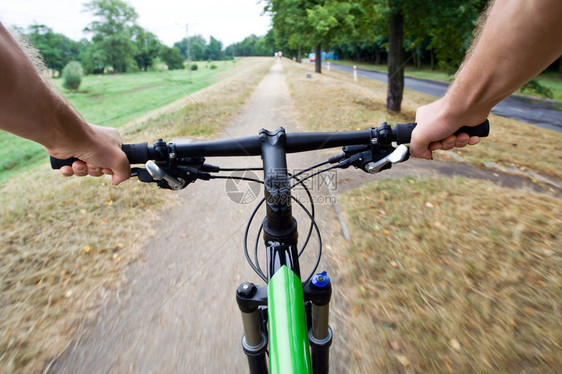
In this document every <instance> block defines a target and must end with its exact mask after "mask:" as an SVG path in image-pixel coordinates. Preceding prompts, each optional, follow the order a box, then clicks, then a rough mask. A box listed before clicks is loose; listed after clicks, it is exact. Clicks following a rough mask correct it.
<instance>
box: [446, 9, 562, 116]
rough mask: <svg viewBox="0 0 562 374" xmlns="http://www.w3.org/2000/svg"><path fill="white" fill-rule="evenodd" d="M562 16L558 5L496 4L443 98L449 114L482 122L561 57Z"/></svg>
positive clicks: (561, 10)
mask: <svg viewBox="0 0 562 374" xmlns="http://www.w3.org/2000/svg"><path fill="white" fill-rule="evenodd" d="M561 17H562V1H560V0H496V1H495V3H494V4H493V6H492V8H491V9H490V10H489V13H488V17H487V18H486V21H485V25H484V28H483V30H482V33H481V35H480V37H479V38H478V40H477V42H476V43H475V45H474V46H473V48H472V49H471V51H470V52H469V54H468V56H467V58H466V60H465V63H464V64H463V66H462V68H461V70H460V71H459V73H458V75H457V77H456V79H455V81H454V82H453V84H452V85H451V87H450V89H449V91H448V93H447V95H446V99H447V101H448V103H449V105H451V110H452V111H456V112H458V114H459V116H466V117H467V119H469V118H471V113H472V114H473V115H479V116H480V118H479V119H478V120H480V119H483V118H482V117H485V116H486V115H487V114H488V113H489V112H490V110H491V109H492V108H493V106H494V105H496V104H497V103H498V102H500V101H501V100H503V99H504V98H505V97H507V96H509V95H510V94H511V93H513V92H514V91H515V90H517V89H518V88H519V87H521V86H522V85H523V84H525V83H526V82H527V81H529V80H530V79H532V78H533V77H534V76H536V75H537V74H539V73H540V72H541V71H543V70H544V69H545V68H546V67H548V65H549V64H551V63H552V62H553V61H554V60H555V59H556V58H558V57H559V56H560V54H562V22H561ZM478 120H475V121H476V122H478ZM464 124H468V123H459V126H460V125H464ZM472 124H476V123H472Z"/></svg>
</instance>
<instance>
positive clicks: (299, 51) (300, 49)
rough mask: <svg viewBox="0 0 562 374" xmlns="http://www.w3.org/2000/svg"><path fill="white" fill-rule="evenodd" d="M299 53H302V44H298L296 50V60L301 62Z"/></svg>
mask: <svg viewBox="0 0 562 374" xmlns="http://www.w3.org/2000/svg"><path fill="white" fill-rule="evenodd" d="M301 55H302V45H299V50H298V52H297V62H298V63H299V64H300V63H301Z"/></svg>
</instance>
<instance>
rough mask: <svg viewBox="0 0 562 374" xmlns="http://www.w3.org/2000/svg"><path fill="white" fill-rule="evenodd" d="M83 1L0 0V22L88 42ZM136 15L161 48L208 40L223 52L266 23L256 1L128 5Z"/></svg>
mask: <svg viewBox="0 0 562 374" xmlns="http://www.w3.org/2000/svg"><path fill="white" fill-rule="evenodd" d="M86 2H87V1H86V0H0V21H1V22H2V23H3V24H4V25H5V26H12V25H16V26H20V27H24V28H25V27H27V26H29V25H31V24H33V23H35V22H37V23H39V24H44V25H46V26H48V27H50V28H52V29H53V31H54V32H57V33H61V34H64V35H66V36H68V37H69V38H71V39H74V40H80V39H81V38H83V37H86V38H88V39H90V38H91V35H87V34H84V33H83V31H82V30H83V29H84V27H86V25H88V23H90V22H91V21H92V20H93V17H92V16H91V15H90V14H89V13H88V12H84V6H83V4H84V3H86ZM126 2H128V3H129V4H130V5H132V6H133V7H134V8H135V10H136V11H137V13H138V15H139V17H138V19H137V23H138V24H139V25H140V26H142V27H143V28H145V29H146V30H148V31H150V32H152V33H154V34H156V35H157V36H158V38H159V39H160V41H161V42H163V43H164V44H167V45H169V46H172V45H173V44H174V43H175V42H177V41H180V40H181V39H182V38H184V37H185V35H186V24H188V25H189V26H188V32H189V35H195V34H199V35H203V37H205V39H206V40H209V37H210V36H211V35H212V36H213V37H214V38H215V39H218V40H220V41H221V42H222V43H223V46H225V47H226V46H228V45H230V44H232V43H236V42H240V41H242V40H243V39H244V38H245V37H247V36H249V35H251V34H256V35H258V36H262V35H265V34H266V33H267V31H268V30H269V28H270V25H271V18H270V16H269V15H262V13H263V7H264V3H262V2H260V1H259V0H129V1H126Z"/></svg>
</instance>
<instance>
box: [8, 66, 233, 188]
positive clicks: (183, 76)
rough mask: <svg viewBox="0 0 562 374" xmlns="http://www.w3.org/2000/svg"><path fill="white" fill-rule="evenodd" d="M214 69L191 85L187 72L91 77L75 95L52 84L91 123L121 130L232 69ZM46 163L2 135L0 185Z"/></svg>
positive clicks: (30, 147) (26, 145) (39, 151)
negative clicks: (134, 119) (16, 175)
mask: <svg viewBox="0 0 562 374" xmlns="http://www.w3.org/2000/svg"><path fill="white" fill-rule="evenodd" d="M199 65H201V66H203V65H202V64H199ZM215 65H216V66H217V69H209V68H204V67H202V68H201V69H198V70H196V71H192V72H191V73H192V79H191V83H190V82H189V72H188V71H187V70H173V71H167V70H162V71H151V72H139V73H128V74H106V75H88V76H85V77H84V79H83V82H82V85H81V86H80V89H79V90H78V91H76V92H75V91H68V90H65V89H63V88H62V79H55V80H53V81H52V83H53V85H54V86H55V87H57V88H58V89H59V90H60V91H61V92H62V93H63V94H64V96H65V97H66V98H67V99H68V100H69V101H70V103H71V104H72V105H73V106H74V107H76V108H77V109H78V111H79V112H80V113H81V114H82V115H83V116H84V118H85V119H86V120H87V121H88V122H91V123H95V124H97V125H101V126H109V127H119V126H121V125H123V124H125V123H126V122H127V121H129V120H131V119H133V118H137V117H138V116H140V115H142V114H145V113H148V112H150V111H152V110H154V109H156V108H160V107H162V106H164V105H166V104H169V103H171V102H173V101H175V100H177V99H180V98H181V97H184V96H186V93H185V91H184V89H185V90H186V91H187V92H189V93H190V94H192V93H194V92H196V91H199V90H201V89H202V88H204V87H207V86H209V85H210V84H212V83H213V82H214V81H215V80H216V77H217V76H218V75H220V74H221V73H222V72H224V71H226V70H228V69H230V68H232V66H233V64H232V62H229V61H221V62H216V63H215ZM180 85H181V86H180ZM44 159H45V151H44V150H43V147H42V146H40V145H39V144H37V143H34V142H31V141H29V140H26V139H22V138H19V137H16V136H14V135H11V134H8V133H5V132H0V183H1V182H3V181H4V180H6V179H8V178H9V177H11V176H13V175H15V174H17V173H18V172H19V171H20V170H23V169H26V168H29V167H30V166H33V165H36V164H38V163H39V162H42V161H43V160H44Z"/></svg>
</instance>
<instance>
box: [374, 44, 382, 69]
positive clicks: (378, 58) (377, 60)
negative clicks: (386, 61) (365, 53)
mask: <svg viewBox="0 0 562 374" xmlns="http://www.w3.org/2000/svg"><path fill="white" fill-rule="evenodd" d="M375 64H376V65H380V64H381V51H380V50H379V49H378V48H377V49H376V50H375Z"/></svg>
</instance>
